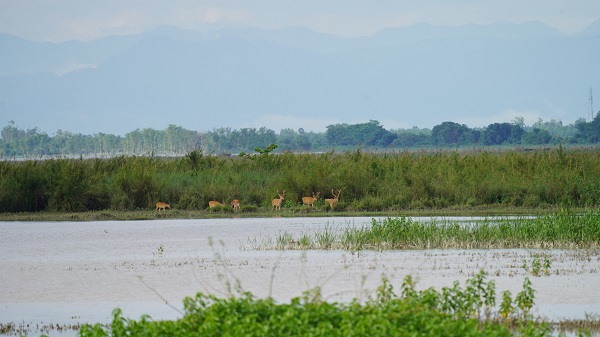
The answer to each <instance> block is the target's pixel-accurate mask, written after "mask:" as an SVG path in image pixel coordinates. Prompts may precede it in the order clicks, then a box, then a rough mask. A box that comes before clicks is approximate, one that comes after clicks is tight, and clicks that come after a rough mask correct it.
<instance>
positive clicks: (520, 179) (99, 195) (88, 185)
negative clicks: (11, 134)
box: [0, 147, 600, 214]
mask: <svg viewBox="0 0 600 337" xmlns="http://www.w3.org/2000/svg"><path fill="white" fill-rule="evenodd" d="M0 176H2V177H3V179H1V180H0V213H7V212H8V213H20V212H86V211H105V210H112V211H117V212H120V211H141V210H144V211H146V210H153V209H154V205H155V203H156V202H157V201H164V202H167V203H169V204H170V205H171V207H172V210H173V209H177V210H179V211H182V212H184V211H200V210H206V209H207V206H208V202H209V201H210V200H218V201H220V202H222V203H223V204H226V205H228V204H229V202H230V201H232V200H233V199H238V200H240V201H241V209H240V211H241V212H242V213H253V212H258V213H260V212H267V211H270V210H271V201H272V200H273V199H275V198H277V196H278V195H277V192H278V191H279V192H281V191H282V190H286V193H285V200H284V202H283V205H282V208H283V210H286V209H287V210H290V211H292V212H300V211H303V210H304V209H302V208H301V207H300V206H301V203H302V202H301V200H302V197H303V196H311V195H312V193H316V192H320V198H319V199H318V200H317V202H316V203H315V207H316V208H317V209H318V210H320V211H323V212H325V211H328V210H332V211H334V212H388V213H389V212H404V211H410V212H412V211H415V212H417V211H423V210H425V211H431V212H436V211H438V210H455V209H457V210H468V209H484V208H492V209H493V208H505V209H513V208H517V209H520V208H528V209H541V210H544V209H548V208H555V207H569V208H578V207H592V206H595V205H598V204H600V149H593V148H592V149H579V150H578V149H571V150H565V149H564V148H562V147H559V148H556V149H552V150H539V151H528V152H520V151H510V150H508V151H498V152H493V151H492V152H487V151H483V152H478V151H460V152H459V151H438V152H418V153H414V152H398V153H367V152H362V151H360V150H356V151H350V152H344V153H333V152H329V153H322V154H293V153H281V154H275V155H274V154H270V153H263V154H257V155H249V156H244V157H228V156H207V155H203V154H202V153H200V152H197V151H194V152H191V153H189V154H188V155H187V156H185V157H180V158H156V157H152V156H148V157H116V158H107V159H100V158H97V159H62V158H56V159H50V160H37V161H36V160H33V161H22V162H21V161H3V162H0ZM332 190H334V191H338V190H341V195H340V197H339V201H338V202H337V203H336V204H335V205H334V207H332V208H331V207H330V206H328V205H326V204H325V203H324V200H323V198H333V194H332V192H331V191H332ZM220 211H222V212H221V213H227V210H226V209H225V208H223V209H220ZM304 211H305V212H307V213H308V212H309V210H304ZM183 214H185V213H183Z"/></svg>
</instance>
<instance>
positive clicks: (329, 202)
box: [325, 189, 342, 207]
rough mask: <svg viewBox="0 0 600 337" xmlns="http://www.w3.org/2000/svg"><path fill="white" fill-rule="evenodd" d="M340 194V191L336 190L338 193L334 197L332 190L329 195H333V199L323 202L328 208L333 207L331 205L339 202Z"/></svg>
mask: <svg viewBox="0 0 600 337" xmlns="http://www.w3.org/2000/svg"><path fill="white" fill-rule="evenodd" d="M341 193H342V190H338V193H337V195H336V194H335V193H333V189H331V194H332V195H333V199H325V202H326V203H328V204H329V207H333V205H335V203H336V202H338V201H339V200H340V194H341Z"/></svg>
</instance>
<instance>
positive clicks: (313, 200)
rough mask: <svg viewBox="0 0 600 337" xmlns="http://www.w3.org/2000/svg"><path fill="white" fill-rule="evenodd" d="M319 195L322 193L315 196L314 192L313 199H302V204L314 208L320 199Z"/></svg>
mask: <svg viewBox="0 0 600 337" xmlns="http://www.w3.org/2000/svg"><path fill="white" fill-rule="evenodd" d="M319 193H321V192H317V194H315V192H312V195H313V196H312V197H302V203H303V204H304V205H310V207H314V205H315V202H317V200H318V199H319Z"/></svg>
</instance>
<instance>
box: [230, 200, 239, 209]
mask: <svg viewBox="0 0 600 337" xmlns="http://www.w3.org/2000/svg"><path fill="white" fill-rule="evenodd" d="M231 207H233V209H240V201H239V200H237V199H233V200H232V201H231Z"/></svg>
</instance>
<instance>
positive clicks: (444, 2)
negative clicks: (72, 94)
mask: <svg viewBox="0 0 600 337" xmlns="http://www.w3.org/2000/svg"><path fill="white" fill-rule="evenodd" d="M598 17H600V1H598V0H502V1H498V0H454V1H449V0H431V1H415V0H410V1H408V0H368V1H367V0H169V1H166V0H0V32H1V33H7V34H13V35H17V36H20V37H24V38H28V39H31V40H35V41H44V40H47V41H64V40H70V39H80V40H90V39H94V38H98V37H102V36H105V35H109V34H131V33H139V32H141V31H143V30H146V29H150V28H154V27H156V26H160V25H165V24H169V25H175V26H178V27H181V28H190V29H205V28H207V25H214V26H223V25H249V26H255V27H261V28H281V27H289V26H304V27H308V28H311V29H313V30H315V31H319V32H325V33H331V34H335V35H341V36H360V35H370V34H372V33H374V32H376V31H378V30H380V29H383V28H386V27H403V26H408V25H411V24H414V23H421V22H424V23H429V24H436V25H452V26H458V25H464V24H469V23H475V24H489V23H492V22H505V23H520V22H525V21H542V22H544V23H546V24H548V25H550V26H553V27H555V28H557V29H559V30H561V31H563V32H565V33H575V32H578V31H580V30H582V29H584V28H585V27H586V26H587V25H589V24H590V23H592V22H593V21H595V20H597V19H598Z"/></svg>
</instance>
